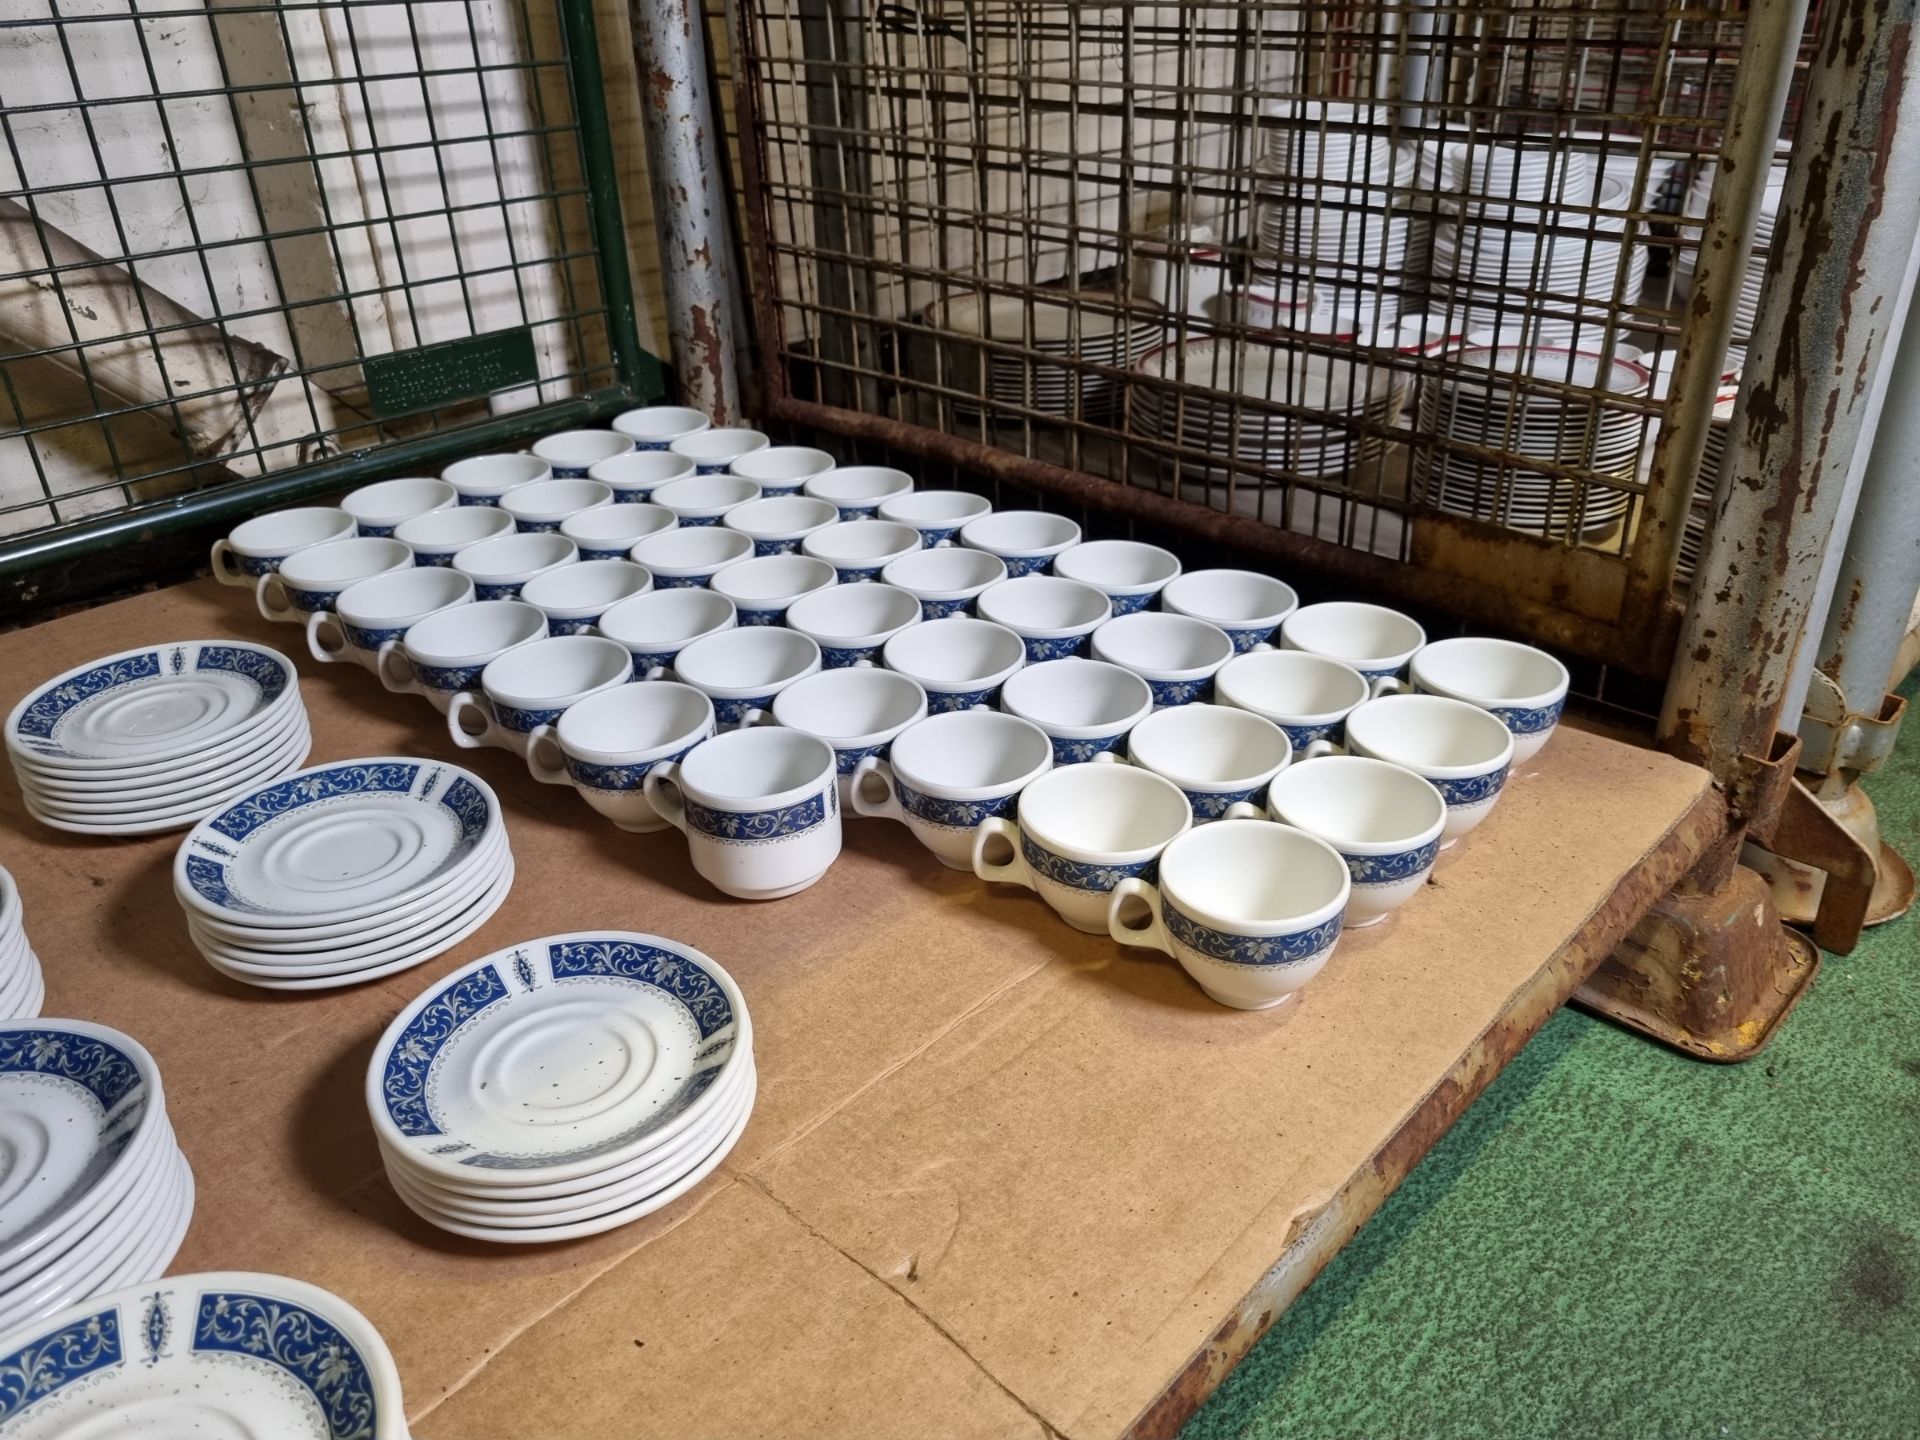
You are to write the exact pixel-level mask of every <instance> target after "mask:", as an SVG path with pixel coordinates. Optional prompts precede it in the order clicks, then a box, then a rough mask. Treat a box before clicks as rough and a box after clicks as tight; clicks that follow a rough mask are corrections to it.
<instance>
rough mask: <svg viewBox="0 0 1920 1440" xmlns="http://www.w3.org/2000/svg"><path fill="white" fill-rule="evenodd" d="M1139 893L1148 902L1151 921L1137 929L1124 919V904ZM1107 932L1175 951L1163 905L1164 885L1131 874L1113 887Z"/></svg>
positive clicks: (1120, 939)
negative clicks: (1127, 923)
mask: <svg viewBox="0 0 1920 1440" xmlns="http://www.w3.org/2000/svg"><path fill="white" fill-rule="evenodd" d="M1136 896H1137V897H1138V898H1139V899H1141V900H1143V901H1145V902H1146V906H1147V917H1148V918H1147V923H1146V924H1145V925H1144V926H1142V927H1141V928H1140V929H1138V930H1135V929H1133V928H1131V927H1130V926H1128V925H1126V924H1124V923H1122V921H1121V919H1120V908H1121V906H1122V905H1124V904H1125V903H1126V902H1127V900H1128V899H1129V898H1132V897H1136ZM1107 934H1109V935H1111V936H1112V937H1113V938H1114V939H1115V940H1117V941H1118V942H1119V943H1120V944H1122V945H1137V946H1139V947H1140V948H1141V949H1143V950H1164V951H1166V953H1167V954H1169V955H1172V954H1173V939H1172V937H1171V936H1169V935H1168V934H1167V922H1166V920H1165V919H1164V918H1163V917H1162V914H1161V909H1160V887H1159V886H1157V885H1151V884H1149V883H1147V882H1146V881H1145V880H1142V879H1141V878H1140V877H1139V876H1137V875H1129V876H1128V877H1127V878H1126V879H1124V880H1122V881H1121V882H1120V883H1119V884H1118V885H1116V886H1114V887H1113V896H1112V898H1111V899H1109V900H1108V901H1107Z"/></svg>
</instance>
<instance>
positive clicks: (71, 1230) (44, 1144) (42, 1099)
mask: <svg viewBox="0 0 1920 1440" xmlns="http://www.w3.org/2000/svg"><path fill="white" fill-rule="evenodd" d="M0 1134H4V1135H5V1136H7V1137H8V1148H9V1149H10V1150H11V1151H12V1161H13V1163H12V1165H11V1166H10V1167H9V1174H8V1177H7V1183H6V1185H5V1186H4V1187H0V1330H11V1329H13V1328H14V1327H15V1326H18V1325H24V1324H26V1323H28V1322H29V1321H31V1320H34V1319H37V1318H38V1317H39V1316H42V1315H46V1314H49V1313H50V1312H52V1311H55V1310H58V1309H60V1308H61V1307H62V1306H65V1305H72V1304H74V1303H76V1302H77V1301H80V1300H84V1299H86V1298H87V1297H88V1296H90V1295H98V1294H101V1293H102V1292H104V1291H107V1290H117V1289H119V1288H120V1287H121V1286H123V1285H138V1284H141V1283H142V1282H144V1281H148V1280H152V1279H154V1278H155V1277H156V1276H159V1275H163V1274H165V1273H166V1269H167V1266H168V1265H169V1264H170V1263H172V1260H173V1256H174V1252H175V1251H177V1250H178V1249H179V1248H180V1242H181V1241H182V1240H183V1239H184V1238H186V1233H187V1222H188V1221H189V1220H190V1219H191V1218H192V1217H193V1171H192V1170H190V1169H189V1168H188V1167H187V1160H186V1157H185V1156H184V1155H182V1154H181V1153H180V1147H179V1146H178V1145H176V1144H175V1143H174V1139H173V1127H172V1126H171V1125H170V1124H168V1123H167V1109H166V1100H165V1097H164V1096H163V1095H162V1093H161V1089H160V1071H159V1070H158V1069H157V1068H156V1067H155V1065H154V1063H153V1057H152V1056H151V1055H149V1054H148V1053H147V1052H146V1051H145V1050H143V1049H142V1048H141V1047H140V1046H139V1044H137V1043H136V1042H135V1041H133V1040H132V1039H130V1038H128V1037H127V1036H125V1035H122V1034H121V1033H120V1032H119V1031H117V1030H109V1029H108V1028H107V1027H106V1026H104V1025H89V1024H86V1023H85V1022H83V1021H79V1020H29V1021H23V1022H20V1023H17V1024H12V1025H0ZM0 1415H4V1412H3V1411H0Z"/></svg>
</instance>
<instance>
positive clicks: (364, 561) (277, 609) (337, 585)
mask: <svg viewBox="0 0 1920 1440" xmlns="http://www.w3.org/2000/svg"><path fill="white" fill-rule="evenodd" d="M412 568H413V552H412V551H411V550H409V549H407V547H406V546H404V545H402V544H401V543H400V542H399V541H398V540H393V539H383V538H380V537H377V536H369V535H362V536H358V537H356V538H354V539H351V540H329V541H328V542H327V543H326V544H324V545H309V546H308V547H307V548H306V549H304V550H296V551H294V552H293V554H291V555H289V556H287V558H286V559H285V560H282V561H281V562H280V568H279V569H278V570H276V571H273V572H272V573H270V574H266V575H262V576H261V577H260V579H259V580H258V581H257V582H255V585H254V590H253V599H254V604H255V605H257V606H258V607H259V609H260V614H261V616H262V617H263V618H265V619H268V620H278V621H282V622H285V623H288V624H293V625H304V624H306V623H307V616H309V615H311V614H313V612H314V611H316V610H331V609H332V608H333V602H334V601H335V600H336V599H338V598H339V595H340V592H341V591H342V590H344V589H346V588H347V587H348V586H349V585H351V584H353V582H354V581H356V580H365V579H366V578H367V577H368V576H369V575H381V574H385V573H386V572H387V571H389V570H409V569H412Z"/></svg>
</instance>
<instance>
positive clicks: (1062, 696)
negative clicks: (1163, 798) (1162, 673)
mask: <svg viewBox="0 0 1920 1440" xmlns="http://www.w3.org/2000/svg"><path fill="white" fill-rule="evenodd" d="M1000 708H1001V709H1002V710H1004V711H1006V712H1007V713H1008V714H1009V715H1018V716H1019V717H1020V718H1021V719H1022V720H1031V721H1032V722H1033V723H1034V724H1036V725H1038V726H1039V727H1040V728H1041V729H1042V730H1044V731H1046V732H1047V738H1048V739H1049V740H1051V741H1052V742H1053V763H1054V764H1056V765H1082V764H1086V763H1088V762H1089V761H1096V760H1107V761H1113V760H1118V759H1119V758H1120V753H1121V752H1122V751H1124V750H1125V749H1126V743H1127V736H1128V735H1129V734H1130V733H1132V731H1133V727H1134V726H1136V725H1138V724H1139V723H1140V722H1141V721H1142V720H1144V719H1146V718H1147V716H1149V715H1150V714H1152V713H1153V692H1152V691H1151V690H1149V689H1148V688H1147V682H1146V681H1144V680H1142V679H1141V678H1140V677H1139V676H1138V675H1136V674H1134V673H1133V672H1132V671H1131V670H1123V669H1121V668H1120V667H1119V666H1118V665H1109V664H1107V663H1106V662H1105V661H1104V660H1047V661H1043V662H1042V663H1041V664H1038V665H1029V666H1027V667H1026V668H1025V669H1023V670H1019V671H1016V672H1015V673H1014V674H1013V675H1012V676H1011V677H1009V678H1008V680H1007V683H1006V684H1005V685H1003V686H1002V687H1001V688H1000Z"/></svg>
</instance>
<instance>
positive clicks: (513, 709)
mask: <svg viewBox="0 0 1920 1440" xmlns="http://www.w3.org/2000/svg"><path fill="white" fill-rule="evenodd" d="M632 678H633V657H632V656H631V655H629V654H628V653H627V649H626V647H625V646H624V645H620V644H618V643H616V642H614V641H612V640H608V639H605V638H603V637H601V636H599V635H555V636H552V637H550V638H548V639H546V640H535V641H534V642H533V643H532V644H531V645H520V646H516V647H515V648H514V649H512V650H509V651H507V652H506V653H505V654H504V655H501V656H500V657H498V658H497V659H495V660H493V661H492V662H490V663H489V664H488V666H487V668H486V669H484V670H482V671H481V672H480V694H479V695H476V694H474V693H473V692H472V691H471V690H461V691H459V692H457V693H456V694H455V695H454V697H453V703H452V704H450V705H449V706H448V707H447V733H448V734H449V735H451V736H452V737H453V743H454V744H456V745H459V746H461V747H462V748H464V749H467V750H478V749H480V748H482V747H483V746H488V745H493V746H497V747H499V748H500V749H502V750H511V751H513V753H514V754H516V755H518V756H520V757H521V758H523V759H524V758H525V757H526V753H527V742H528V739H529V737H531V736H532V734H533V732H534V731H535V730H537V729H538V728H539V727H540V726H542V725H551V724H552V723H553V722H554V721H556V720H558V719H559V718H560V717H561V716H562V715H563V714H565V713H566V711H567V708H568V707H569V706H571V705H577V704H579V703H580V701H582V700H584V699H586V698H587V696H589V695H593V694H597V693H598V692H599V691H602V690H611V689H613V688H614V687H615V686H616V685H624V684H626V683H627V681H629V680H631V679H632ZM483 697H484V698H483ZM469 726H473V727H475V728H472V729H469V728H468V727H469Z"/></svg>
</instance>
